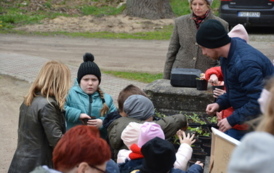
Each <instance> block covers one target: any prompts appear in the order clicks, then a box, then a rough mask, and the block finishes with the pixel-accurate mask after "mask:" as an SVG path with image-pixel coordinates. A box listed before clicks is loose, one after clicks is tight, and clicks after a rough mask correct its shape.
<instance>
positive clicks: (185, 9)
mask: <svg viewBox="0 0 274 173" xmlns="http://www.w3.org/2000/svg"><path fill="white" fill-rule="evenodd" d="M94 1H95V2H97V1H96V0H94ZM105 2H108V1H105ZM27 3H30V2H29V1H27V0H26V4H27ZM22 4H23V3H18V4H15V5H14V6H13V7H5V8H4V7H1V6H0V13H2V15H0V21H2V23H1V25H2V26H1V27H0V33H18V34H27V33H26V32H22V31H15V30H12V29H13V28H14V27H16V26H20V25H26V24H34V23H39V22H40V21H41V20H43V19H45V18H50V19H52V18H55V17H57V16H75V15H68V14H65V13H57V12H47V9H50V8H52V6H53V5H52V4H51V1H48V2H45V3H44V4H43V7H44V9H45V10H44V11H35V12H30V11H24V10H23V9H24V8H19V7H22V6H24V5H22ZM219 4H220V2H219V1H214V2H213V5H212V8H213V11H214V12H215V13H217V11H216V9H217V8H218V6H219ZM62 5H65V4H62ZM170 5H171V8H172V10H173V12H174V14H175V16H181V15H185V14H188V13H190V9H189V3H188V0H171V1H170ZM67 8H73V7H67ZM74 8H77V9H79V11H80V12H81V13H82V14H83V15H95V16H102V15H117V14H121V13H122V12H123V10H124V8H125V7H124V6H122V7H120V8H118V9H117V8H116V7H114V6H106V5H105V6H100V7H94V6H88V5H83V6H77V7H74ZM172 29H173V26H165V27H163V29H160V30H156V31H153V32H142V33H132V34H131V33H130V34H129V33H112V32H95V33H89V32H85V33H68V32H45V33H41V32H33V33H31V34H37V35H66V36H71V37H88V38H107V39H144V40H169V39H170V36H171V33H172Z"/></svg>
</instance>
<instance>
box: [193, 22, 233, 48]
mask: <svg viewBox="0 0 274 173" xmlns="http://www.w3.org/2000/svg"><path fill="white" fill-rule="evenodd" d="M230 41H231V38H230V37H229V36H228V35H227V32H226V30H225V28H224V26H223V25H222V24H221V22H219V21H218V20H215V19H209V20H207V21H205V22H204V23H202V24H201V25H200V28H199V29H198V31H197V34H196V42H197V43H198V44H199V45H201V46H203V47H205V48H209V49H214V48H218V47H222V46H224V45H226V44H228V43H230Z"/></svg>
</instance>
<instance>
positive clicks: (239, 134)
mask: <svg viewBox="0 0 274 173" xmlns="http://www.w3.org/2000/svg"><path fill="white" fill-rule="evenodd" d="M247 132H248V131H247V130H236V129H229V130H227V131H225V132H224V133H225V134H227V135H228V136H231V137H232V138H234V139H237V140H239V141H240V140H241V139H242V137H243V136H244V135H245V134H246V133H247Z"/></svg>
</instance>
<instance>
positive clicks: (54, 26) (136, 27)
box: [16, 15, 173, 33]
mask: <svg viewBox="0 0 274 173" xmlns="http://www.w3.org/2000/svg"><path fill="white" fill-rule="evenodd" d="M166 25H173V19H159V20H149V19H143V18H137V17H129V16H126V15H116V16H103V17H95V16H82V17H64V16H59V17H57V18H55V19H52V20H49V19H45V20H43V21H42V22H41V24H34V25H26V26H21V27H18V28H16V29H17V30H23V31H27V32H34V31H39V32H54V31H65V32H102V31H108V32H114V33H135V32H149V31H155V30H159V29H162V28H163V27H164V26H166Z"/></svg>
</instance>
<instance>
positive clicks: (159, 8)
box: [125, 0, 173, 19]
mask: <svg viewBox="0 0 274 173" xmlns="http://www.w3.org/2000/svg"><path fill="white" fill-rule="evenodd" d="M125 13H126V14H127V15H128V16H132V17H141V18H146V19H164V18H172V17H173V12H172V9H171V6H170V4H169V0H127V2H126V12H125Z"/></svg>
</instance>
